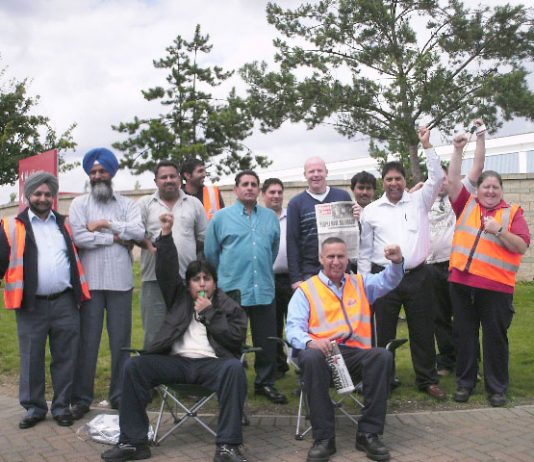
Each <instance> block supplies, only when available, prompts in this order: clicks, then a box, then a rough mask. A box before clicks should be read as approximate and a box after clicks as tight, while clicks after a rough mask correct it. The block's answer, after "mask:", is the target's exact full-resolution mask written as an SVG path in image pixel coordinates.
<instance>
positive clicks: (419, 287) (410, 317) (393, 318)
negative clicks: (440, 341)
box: [373, 264, 438, 390]
mask: <svg viewBox="0 0 534 462" xmlns="http://www.w3.org/2000/svg"><path fill="white" fill-rule="evenodd" d="M373 272H375V271H373ZM431 291H432V289H431V281H430V277H429V271H428V268H427V265H425V264H423V265H421V266H420V267H418V268H417V269H415V270H414V271H411V272H409V273H407V274H405V275H404V277H403V279H402V281H401V283H400V284H399V285H398V286H397V288H396V289H394V290H392V291H391V292H390V293H388V294H387V295H385V296H384V297H381V298H379V299H378V300H377V301H376V302H375V303H374V305H373V309H374V311H375V314H376V332H377V346H379V347H385V346H386V345H387V343H388V342H389V341H391V340H393V339H395V338H396V337H397V323H398V320H399V312H400V309H401V306H404V311H405V313H406V322H407V323H408V336H409V339H410V353H411V356H412V364H413V368H414V371H415V382H416V384H417V387H418V388H419V389H420V390H423V389H425V388H426V387H428V386H429V385H432V384H435V383H438V377H437V373H436V346H435V344H434V310H433V309H432V304H431V303H432V293H431Z"/></svg>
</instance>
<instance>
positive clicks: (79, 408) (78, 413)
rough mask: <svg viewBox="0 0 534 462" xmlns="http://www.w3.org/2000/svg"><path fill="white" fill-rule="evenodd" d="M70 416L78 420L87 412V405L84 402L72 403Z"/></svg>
mask: <svg viewBox="0 0 534 462" xmlns="http://www.w3.org/2000/svg"><path fill="white" fill-rule="evenodd" d="M70 410H71V414H72V418H73V419H74V420H80V419H81V418H82V417H83V416H84V415H85V414H87V413H88V412H89V411H90V408H89V406H87V405H86V404H74V405H73V406H71V408H70Z"/></svg>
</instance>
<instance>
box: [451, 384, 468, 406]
mask: <svg viewBox="0 0 534 462" xmlns="http://www.w3.org/2000/svg"><path fill="white" fill-rule="evenodd" d="M470 396H471V390H470V389H469V388H465V387H458V388H457V389H456V393H454V401H456V402H457V403H467V401H469V397H470Z"/></svg>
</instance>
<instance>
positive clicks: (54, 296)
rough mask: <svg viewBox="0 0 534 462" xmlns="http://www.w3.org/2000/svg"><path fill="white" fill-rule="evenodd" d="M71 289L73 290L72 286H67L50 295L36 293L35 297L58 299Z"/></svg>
mask: <svg viewBox="0 0 534 462" xmlns="http://www.w3.org/2000/svg"><path fill="white" fill-rule="evenodd" d="M71 290H72V288H71V287H67V288H66V289H65V290H63V291H62V292H56V293H55V294H49V295H36V296H35V298H36V299H37V300H47V301H51V300H57V299H58V298H59V297H61V296H62V295H64V294H66V293H67V292H70V291H71Z"/></svg>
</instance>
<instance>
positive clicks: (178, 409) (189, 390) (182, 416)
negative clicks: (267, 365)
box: [123, 346, 261, 446]
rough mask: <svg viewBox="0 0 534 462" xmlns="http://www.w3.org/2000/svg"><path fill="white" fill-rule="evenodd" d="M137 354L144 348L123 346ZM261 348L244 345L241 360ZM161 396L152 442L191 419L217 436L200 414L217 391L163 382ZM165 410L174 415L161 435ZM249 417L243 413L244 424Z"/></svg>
mask: <svg viewBox="0 0 534 462" xmlns="http://www.w3.org/2000/svg"><path fill="white" fill-rule="evenodd" d="M123 350H125V351H129V352H132V353H136V354H142V353H143V352H144V351H143V350H136V349H133V348H123ZM260 350H261V348H252V347H249V346H244V347H243V350H242V352H241V357H240V361H241V363H242V364H243V363H244V361H245V357H246V355H247V354H248V353H252V352H256V351H260ZM155 390H156V391H157V392H158V394H159V396H160V397H161V404H160V406H159V410H158V416H157V418H156V424H155V427H154V436H153V439H152V442H151V444H153V445H155V446H158V445H159V444H160V443H162V442H163V441H164V440H165V439H166V438H167V437H168V436H170V435H171V434H172V433H173V432H174V431H175V430H176V429H178V428H180V427H181V426H182V425H184V424H185V423H186V422H187V421H188V420H189V419H192V420H193V421H195V422H196V423H198V424H199V425H200V426H201V427H202V428H204V430H206V431H207V432H208V433H210V434H211V435H212V436H216V435H217V434H216V432H215V430H214V429H213V428H211V427H210V426H209V425H208V424H207V423H206V422H205V421H204V420H202V416H201V415H200V414H199V412H200V411H201V409H202V408H203V407H204V406H205V405H206V404H207V403H208V402H209V401H211V400H212V398H214V397H215V396H216V395H217V392H215V391H211V390H209V389H208V388H205V387H203V386H201V385H195V384H181V383H180V384H162V385H158V386H157V387H155ZM165 411H168V412H170V414H171V417H172V421H173V422H172V425H171V427H170V428H169V429H167V431H166V432H165V433H164V434H163V435H162V436H160V430H161V427H162V423H163V421H164V415H165ZM247 422H248V419H247V417H246V415H244V414H243V424H244V425H247Z"/></svg>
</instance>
